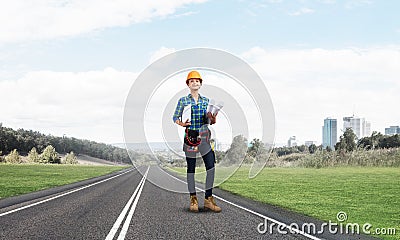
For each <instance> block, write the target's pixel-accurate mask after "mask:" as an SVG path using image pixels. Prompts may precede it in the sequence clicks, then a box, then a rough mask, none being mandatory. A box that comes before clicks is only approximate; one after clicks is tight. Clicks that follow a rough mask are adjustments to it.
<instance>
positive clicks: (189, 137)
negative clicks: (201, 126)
mask: <svg viewBox="0 0 400 240" xmlns="http://www.w3.org/2000/svg"><path fill="white" fill-rule="evenodd" d="M204 134H207V135H206V138H205V141H206V142H208V139H209V136H210V132H209V130H208V131H206V132H202V133H199V131H197V130H192V129H189V128H186V130H185V139H184V142H185V145H186V147H187V148H186V149H187V151H190V152H197V151H198V146H199V145H200V144H201V141H202V136H203V135H204ZM203 140H204V139H203Z"/></svg>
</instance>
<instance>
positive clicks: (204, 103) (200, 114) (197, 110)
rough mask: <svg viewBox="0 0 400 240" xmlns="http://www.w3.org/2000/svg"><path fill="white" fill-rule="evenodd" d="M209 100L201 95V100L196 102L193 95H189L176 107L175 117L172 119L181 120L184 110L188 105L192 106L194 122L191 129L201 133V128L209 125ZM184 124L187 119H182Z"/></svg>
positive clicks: (180, 100) (181, 99)
mask: <svg viewBox="0 0 400 240" xmlns="http://www.w3.org/2000/svg"><path fill="white" fill-rule="evenodd" d="M208 102H209V99H208V98H206V97H203V96H201V95H200V94H199V100H198V101H197V104H196V101H195V100H194V98H192V95H191V94H189V95H187V96H185V97H181V98H180V99H179V101H178V104H177V105H176V109H175V113H174V116H173V117H172V119H173V121H174V122H175V121H176V120H178V119H180V118H181V117H182V112H183V108H184V107H186V106H187V105H189V104H191V105H192V115H191V118H192V121H191V122H190V123H191V125H190V126H189V129H192V130H198V131H200V128H201V126H203V125H204V124H207V107H208ZM181 121H182V122H185V121H186V119H181Z"/></svg>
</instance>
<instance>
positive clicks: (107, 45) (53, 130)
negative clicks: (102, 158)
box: [0, 0, 400, 145]
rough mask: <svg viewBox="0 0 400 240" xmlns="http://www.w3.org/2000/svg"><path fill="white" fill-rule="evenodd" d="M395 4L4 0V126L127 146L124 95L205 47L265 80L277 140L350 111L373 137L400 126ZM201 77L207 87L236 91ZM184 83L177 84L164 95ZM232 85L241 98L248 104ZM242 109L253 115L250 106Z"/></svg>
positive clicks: (313, 135)
mask: <svg viewBox="0 0 400 240" xmlns="http://www.w3.org/2000/svg"><path fill="white" fill-rule="evenodd" d="M399 7H400V2H398V1H372V0H371V1H362V0H343V1H335V0H330V1H322V0H321V1H319V0H318V1H317V0H316V1H300V0H299V1H284V0H282V1H270V0H259V1H252V2H248V1H227V0H221V1H205V0H204V1H203V0H185V1H181V0H171V1H168V3H166V2H154V3H147V2H142V1H135V0H133V1H130V3H129V4H124V3H123V2H120V1H111V2H110V1H105V0H99V2H97V4H95V5H94V4H93V2H91V1H85V0H82V1H76V0H67V1H65V2H63V3H62V4H57V3H55V2H54V1H39V2H37V3H35V4H29V3H26V1H22V0H15V1H5V2H4V3H3V4H2V8H1V9H0V18H1V19H2V21H0V29H1V30H0V89H1V90H2V94H1V95H0V107H1V109H2V114H1V115H0V122H2V123H3V126H6V127H12V128H14V129H18V128H24V129H32V130H35V131H40V132H42V133H44V134H52V135H55V136H63V135H65V136H67V137H76V138H80V139H90V140H94V141H98V142H105V143H121V142H123V141H124V135H123V124H122V122H123V111H124V105H125V100H126V97H127V95H128V92H129V89H130V87H131V86H132V84H133V83H134V81H135V79H136V78H137V76H138V75H139V74H140V73H141V72H142V71H143V70H144V69H145V68H146V67H147V66H148V65H149V64H150V63H152V62H154V61H156V60H157V59H159V58H161V57H163V56H165V55H166V54H169V53H173V52H175V51H178V50H182V49H188V48H193V47H206V48H214V49H221V50H224V51H227V52H230V53H232V54H234V55H235V56H238V57H239V58H241V59H243V60H244V61H246V62H247V63H248V64H249V65H250V66H251V67H252V68H254V69H255V70H256V72H257V73H258V74H259V75H260V76H261V77H262V79H263V82H264V84H265V86H266V88H267V90H268V92H269V94H270V96H271V99H272V103H273V106H274V110H275V123H276V130H275V143H276V144H277V145H279V144H286V143H287V140H288V138H289V137H291V136H296V140H297V141H298V142H305V141H317V143H318V144H320V143H321V140H322V139H321V128H320V127H321V121H322V120H323V119H325V118H326V117H327V116H331V117H333V118H336V119H338V124H339V125H338V126H342V119H341V117H343V116H351V115H352V114H353V113H356V115H359V116H363V117H364V118H365V119H368V121H369V122H370V123H371V132H372V131H379V132H381V133H384V131H385V128H387V127H388V126H392V125H399V124H400V123H399V121H400V112H398V111H394V110H393V109H396V106H397V103H398V102H400V95H399V94H398V92H400V82H399V81H398V76H400V61H399V59H400V57H399V55H400V51H399V49H400V44H399V42H400V24H399V22H400V16H399V15H398V13H397V11H396V10H397V9H399ZM221 13H222V14H221ZM22 16H23V17H22ZM367 26H368V27H367ZM243 33H245V34H243ZM202 74H203V72H202ZM204 74H205V76H206V77H205V78H204V87H207V86H210V85H211V84H214V83H215V85H218V86H219V87H220V88H224V89H225V88H226V89H229V88H235V87H234V86H233V85H234V84H233V81H230V82H229V81H228V82H224V83H223V84H221V82H218V80H216V79H214V78H212V76H208V73H207V72H206V73H204ZM161 80H162V79H160V81H161ZM184 89H185V84H184V81H183V80H182V79H180V80H179V84H175V85H173V86H172V88H170V89H168V90H170V92H171V93H174V94H176V93H178V92H180V91H182V90H184ZM229 91H230V92H229V93H230V94H231V95H233V96H235V97H236V98H238V100H239V101H238V102H240V101H241V100H243V99H245V97H242V96H239V94H236V92H234V91H233V90H232V91H231V90H229ZM208 97H210V98H215V97H216V96H208ZM372 99H373V100H372ZM225 104H229V103H225ZM241 108H242V109H244V110H246V111H247V112H254V111H257V106H255V105H254V104H253V105H249V104H247V103H243V104H242V105H241ZM162 110H163V109H158V111H162ZM55 113H57V114H55ZM171 115H172V113H171ZM228 118H229V116H226V119H224V117H223V116H222V115H221V116H219V119H218V122H217V124H216V126H215V130H216V133H217V134H222V133H223V134H222V135H224V136H219V138H223V137H225V138H230V137H232V136H231V135H230V134H229V133H225V132H224V131H225V129H227V128H229V122H228V121H227V120H228ZM247 121H248V122H247V124H248V125H250V126H251V125H252V122H251V121H252V119H251V118H250V119H249V120H247ZM265 124H268V123H265ZM177 131H178V129H177ZM254 131H255V132H256V133H257V131H259V130H257V129H254ZM338 131H340V129H338ZM271 134H273V133H271ZM151 135H152V136H150V137H151V138H150V139H151V141H158V140H161V141H162V138H159V136H158V135H156V134H151ZM338 135H340V132H338ZM253 137H258V136H257V135H256V134H253V135H251V136H249V138H250V139H251V138H253ZM221 141H222V142H224V141H226V140H225V139H221Z"/></svg>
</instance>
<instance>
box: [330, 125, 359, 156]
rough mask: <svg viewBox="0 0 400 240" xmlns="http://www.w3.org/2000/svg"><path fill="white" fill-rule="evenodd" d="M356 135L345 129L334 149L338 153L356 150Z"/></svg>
mask: <svg viewBox="0 0 400 240" xmlns="http://www.w3.org/2000/svg"><path fill="white" fill-rule="evenodd" d="M356 138H357V136H356V134H354V132H353V130H352V129H351V128H347V129H346V130H345V131H344V133H343V135H342V136H340V140H339V142H337V143H336V145H335V149H336V150H338V151H345V152H351V151H353V150H354V149H355V148H356V146H357V145H356Z"/></svg>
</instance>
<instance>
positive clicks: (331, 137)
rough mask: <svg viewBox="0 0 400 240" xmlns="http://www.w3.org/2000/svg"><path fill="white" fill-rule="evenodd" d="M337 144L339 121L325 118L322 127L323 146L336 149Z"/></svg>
mask: <svg viewBox="0 0 400 240" xmlns="http://www.w3.org/2000/svg"><path fill="white" fill-rule="evenodd" d="M336 142H337V120H336V119H334V118H325V119H324V126H322V146H323V147H324V148H326V147H327V146H329V147H330V148H331V149H335V144H336Z"/></svg>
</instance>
